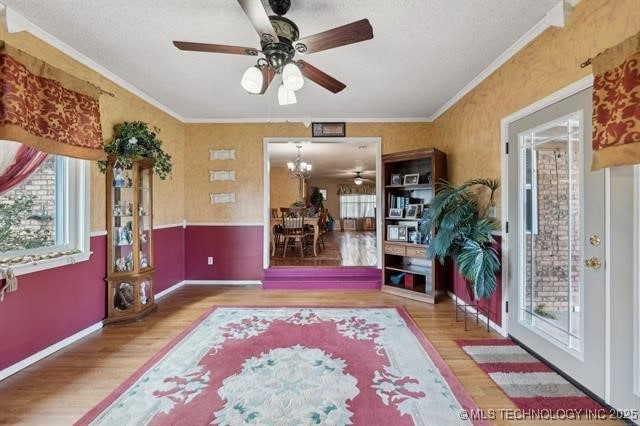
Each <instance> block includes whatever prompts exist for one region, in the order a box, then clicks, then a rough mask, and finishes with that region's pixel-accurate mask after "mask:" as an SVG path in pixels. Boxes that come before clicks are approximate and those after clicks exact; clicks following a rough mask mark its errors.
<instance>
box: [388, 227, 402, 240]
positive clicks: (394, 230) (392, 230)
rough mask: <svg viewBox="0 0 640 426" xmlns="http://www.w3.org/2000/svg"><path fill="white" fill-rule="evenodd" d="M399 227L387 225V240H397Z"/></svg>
mask: <svg viewBox="0 0 640 426" xmlns="http://www.w3.org/2000/svg"><path fill="white" fill-rule="evenodd" d="M399 229H400V227H399V226H398V225H387V240H389V241H397V240H398V236H399V235H400V231H399Z"/></svg>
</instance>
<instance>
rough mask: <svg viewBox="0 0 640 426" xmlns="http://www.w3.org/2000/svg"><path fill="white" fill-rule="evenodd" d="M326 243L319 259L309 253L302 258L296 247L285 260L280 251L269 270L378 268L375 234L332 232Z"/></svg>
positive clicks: (328, 234) (290, 250)
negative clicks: (318, 267) (326, 267)
mask: <svg viewBox="0 0 640 426" xmlns="http://www.w3.org/2000/svg"><path fill="white" fill-rule="evenodd" d="M324 241H325V248H324V250H322V251H320V252H318V256H317V257H314V256H313V254H311V253H308V254H305V257H304V258H301V257H300V250H299V248H298V247H297V246H296V247H295V248H294V249H289V250H287V252H288V255H287V257H284V258H283V257H282V249H278V250H277V251H276V256H272V257H271V261H270V266H272V267H273V266H376V264H377V262H378V255H377V251H376V233H375V232H374V231H345V232H340V231H332V232H327V233H326V234H325V235H324Z"/></svg>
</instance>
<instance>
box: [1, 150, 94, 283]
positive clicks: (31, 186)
mask: <svg viewBox="0 0 640 426" xmlns="http://www.w3.org/2000/svg"><path fill="white" fill-rule="evenodd" d="M88 169H89V166H88V162H87V161H85V160H77V159H72V158H68V157H64V156H57V155H49V156H47V157H46V159H45V160H44V161H43V162H42V164H40V165H39V166H38V168H37V169H36V170H35V171H34V172H33V173H31V174H30V175H29V176H28V177H27V178H26V179H25V180H24V181H22V182H21V183H19V184H18V185H17V186H15V187H13V188H12V189H10V190H9V191H7V192H5V193H4V194H2V196H0V258H1V259H11V260H12V261H11V262H9V263H8V265H9V266H11V267H12V268H14V270H15V272H16V273H17V274H24V273H28V272H35V271H37V270H42V269H47V268H50V267H55V266H60V265H63V264H66V263H68V262H69V261H70V259H69V258H68V257H67V256H60V257H58V256H59V255H61V254H62V253H67V255H71V254H73V256H72V258H73V261H78V260H86V259H87V258H88V254H89V253H88V251H89V206H88V197H87V194H88V186H89V185H88V179H89V178H88ZM61 252H62V253H61ZM23 256H26V257H27V262H25V263H15V262H16V260H15V259H16V258H19V257H23ZM43 257H45V259H43ZM34 261H35V263H34Z"/></svg>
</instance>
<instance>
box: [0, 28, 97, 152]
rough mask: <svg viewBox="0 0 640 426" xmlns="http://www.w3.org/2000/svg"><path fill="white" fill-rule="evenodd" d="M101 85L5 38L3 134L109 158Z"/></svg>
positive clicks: (1, 49)
mask: <svg viewBox="0 0 640 426" xmlns="http://www.w3.org/2000/svg"><path fill="white" fill-rule="evenodd" d="M100 93H101V91H100V89H99V88H98V87H95V86H93V85H92V84H90V83H88V82H86V81H83V80H80V79H78V78H76V77H74V76H72V75H69V74H67V73H66V72H64V71H62V70H60V69H57V68H55V67H52V66H50V65H48V64H46V63H45V62H43V61H41V60H40V59H37V58H34V57H33V56H30V55H28V54H26V53H25V52H22V51H20V50H18V49H16V48H14V47H12V46H10V45H8V44H6V43H5V42H3V41H0V139H4V140H10V141H16V142H20V143H23V144H25V145H28V146H31V147H33V148H35V149H37V150H39V151H44V152H47V153H50V154H59V155H65V156H69V157H76V158H83V159H88V160H100V159H103V158H104V151H103V149H102V128H101V126H100V105H99V97H100Z"/></svg>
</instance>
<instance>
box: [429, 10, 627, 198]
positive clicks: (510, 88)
mask: <svg viewBox="0 0 640 426" xmlns="http://www.w3.org/2000/svg"><path fill="white" fill-rule="evenodd" d="M638 31H640V1H638V0H583V1H582V2H580V3H579V4H578V5H577V7H576V8H575V9H574V11H573V13H572V14H571V16H570V17H569V19H568V21H567V23H566V25H565V27H564V28H555V27H551V28H549V29H547V30H546V31H545V32H543V33H542V34H541V35H540V36H538V37H537V38H536V39H535V40H533V41H532V42H531V43H529V45H527V46H526V47H525V48H524V49H522V50H521V51H520V52H518V53H517V54H516V55H515V56H514V57H513V58H511V59H510V60H509V61H508V62H507V63H505V64H504V65H503V66H501V67H500V68H499V69H498V70H496V71H495V72H494V73H493V74H491V75H490V76H489V77H488V78H487V79H485V80H484V81H483V82H482V83H481V84H480V85H478V86H477V87H476V88H475V89H473V90H472V91H471V92H469V93H468V94H467V95H466V96H464V97H463V98H462V99H461V100H460V101H458V102H457V103H456V104H455V105H454V106H453V107H452V108H450V109H449V110H448V111H446V112H445V113H444V114H443V115H442V116H440V117H439V118H438V119H436V120H435V121H434V123H433V124H434V129H433V131H434V138H435V139H434V140H437V141H440V142H442V149H443V150H444V151H445V152H446V153H447V154H448V161H449V177H450V179H451V180H452V181H454V182H456V183H461V182H463V181H465V180H468V179H470V178H473V177H500V168H501V163H500V146H501V141H500V120H501V119H502V118H504V117H506V116H508V115H510V114H512V113H514V112H516V111H518V110H520V109H522V108H524V107H526V106H527V105H530V104H532V103H534V102H536V101H538V100H540V99H543V98H544V97H546V96H548V95H550V94H551V93H553V92H555V91H558V90H560V89H561V88H563V87H565V86H567V85H569V84H571V83H573V82H575V81H577V80H580V79H581V78H583V77H584V76H586V75H588V74H590V73H591V67H587V68H584V69H581V68H580V66H579V65H580V63H581V62H582V61H584V60H585V59H586V58H589V57H592V56H595V55H596V54H597V53H598V52H600V51H602V50H604V49H606V48H608V47H610V46H612V45H614V44H616V43H618V42H620V41H622V40H624V39H626V38H627V37H629V36H631V35H633V34H635V33H637V32H638ZM499 199H500V198H499V196H498V198H497V200H498V201H499Z"/></svg>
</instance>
